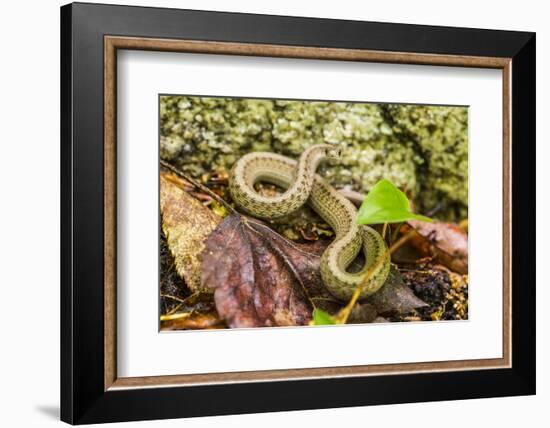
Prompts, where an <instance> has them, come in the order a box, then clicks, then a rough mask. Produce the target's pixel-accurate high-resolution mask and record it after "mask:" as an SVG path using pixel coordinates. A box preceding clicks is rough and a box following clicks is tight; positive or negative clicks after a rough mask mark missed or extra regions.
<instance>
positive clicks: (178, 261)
mask: <svg viewBox="0 0 550 428" xmlns="http://www.w3.org/2000/svg"><path fill="white" fill-rule="evenodd" d="M180 183H181V180H180V179H179V178H178V177H176V176H174V175H173V174H169V173H161V175H160V211H161V213H162V230H163V231H164V234H165V235H166V240H167V242H168V247H169V248H170V252H171V253H172V255H173V256H174V260H175V265H176V271H177V273H178V275H180V276H181V277H182V278H183V279H184V280H185V282H186V284H187V286H188V287H189V288H190V289H191V290H192V291H210V289H208V290H204V289H202V288H201V271H202V251H203V249H204V240H205V238H206V237H207V236H208V235H209V234H210V232H212V231H213V230H214V229H215V228H216V226H217V225H218V223H219V222H220V221H221V217H219V216H217V215H216V214H214V213H213V212H212V211H210V210H209V209H208V208H206V207H205V206H203V205H202V204H201V203H200V202H199V201H198V200H197V199H195V198H193V197H192V196H190V195H188V194H187V193H186V192H185V191H184V190H183V189H182V187H181V185H180Z"/></svg>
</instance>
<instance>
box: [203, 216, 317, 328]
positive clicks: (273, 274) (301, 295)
mask: <svg viewBox="0 0 550 428" xmlns="http://www.w3.org/2000/svg"><path fill="white" fill-rule="evenodd" d="M205 244H206V251H205V253H204V264H203V274H202V286H203V287H205V288H206V287H209V288H212V289H214V290H215V293H214V300H215V302H216V308H217V310H218V313H219V314H220V316H221V317H222V318H223V319H225V320H226V322H227V324H228V325H229V326H230V327H233V328H241V327H260V326H288V325H305V324H307V323H308V322H309V320H310V319H311V312H312V304H311V301H310V300H309V298H310V294H309V293H310V292H311V293H316V294H318V291H319V290H318V289H319V284H321V279H320V274H319V259H320V257H319V256H320V254H321V253H322V251H323V247H322V246H321V245H318V244H317V243H314V244H296V243H294V242H291V241H288V240H286V239H285V238H283V237H282V236H281V235H279V234H277V233H276V232H274V231H273V230H271V229H270V228H269V227H268V226H266V225H265V224H263V223H261V222H259V221H258V220H254V219H251V218H248V217H243V216H239V215H231V216H229V217H226V218H225V219H224V220H223V221H222V223H221V224H220V225H219V227H218V228H217V229H216V230H215V231H214V232H213V233H212V234H211V235H210V236H209V237H208V239H207V240H206V243H205Z"/></svg>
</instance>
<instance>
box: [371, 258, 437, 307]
mask: <svg viewBox="0 0 550 428" xmlns="http://www.w3.org/2000/svg"><path fill="white" fill-rule="evenodd" d="M367 302H368V303H370V304H371V305H372V306H374V308H375V309H376V312H377V313H378V314H383V313H386V312H401V313H405V312H410V311H411V310H413V309H417V308H422V307H425V306H428V305H427V304H426V303H425V302H423V301H422V300H420V299H419V298H418V297H416V296H415V294H414V293H413V292H412V290H411V289H410V288H409V287H408V286H407V284H405V282H404V281H403V278H402V276H401V274H400V273H399V271H398V270H397V269H395V268H394V267H393V266H392V268H391V269H390V274H389V275H388V279H387V280H386V283H385V284H384V285H383V286H382V288H381V289H380V290H378V292H376V293H375V294H373V295H372V296H370V297H369V298H368V299H367Z"/></svg>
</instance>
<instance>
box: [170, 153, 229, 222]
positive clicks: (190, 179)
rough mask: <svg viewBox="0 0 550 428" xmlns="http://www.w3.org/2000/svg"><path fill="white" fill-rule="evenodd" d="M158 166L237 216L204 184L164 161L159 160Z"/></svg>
mask: <svg viewBox="0 0 550 428" xmlns="http://www.w3.org/2000/svg"><path fill="white" fill-rule="evenodd" d="M160 164H161V165H162V166H163V167H164V168H166V169H167V170H169V171H171V172H173V173H174V174H176V175H177V176H179V177H181V178H183V179H184V180H185V181H188V182H189V183H191V184H192V185H193V186H195V187H196V188H198V189H200V190H201V191H203V192H204V193H206V194H208V195H209V196H211V197H212V198H214V199H215V200H216V202H218V203H219V204H221V205H223V206H224V207H225V208H227V210H228V211H230V212H231V213H232V214H238V213H237V211H236V210H235V208H233V207H232V206H231V205H229V204H228V203H227V202H226V201H225V200H224V199H223V198H222V197H221V196H219V195H218V194H216V193H215V192H213V191H212V190H210V189H209V188H208V187H206V186H205V185H204V184H202V183H200V182H198V181H197V180H195V179H194V178H193V177H190V176H188V175H187V174H186V173H184V172H183V171H181V170H180V169H178V168H176V167H175V166H174V165H172V164H170V163H168V162H166V161H164V160H162V159H161V160H160Z"/></svg>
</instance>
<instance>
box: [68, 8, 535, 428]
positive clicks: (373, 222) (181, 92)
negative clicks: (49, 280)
mask: <svg viewBox="0 0 550 428" xmlns="http://www.w3.org/2000/svg"><path fill="white" fill-rule="evenodd" d="M61 73H62V75H61V88H62V90H61V101H62V111H61V127H62V141H61V147H62V148H61V156H62V159H61V165H62V171H61V175H62V179H61V191H62V207H61V212H62V219H61V222H62V236H61V242H62V265H61V272H62V283H61V287H62V293H61V338H62V343H61V357H62V360H61V368H62V370H61V373H62V376H61V390H62V395H61V410H62V412H61V418H62V420H64V421H66V422H69V423H73V424H83V423H97V422H114V421H128V420H143V419H160V418H175V417H189V416H199V415H221V414H230V413H247V412H268V411H277V410H294V409H313V408H326V407H343V406H360V405H371V404H388V403H405V402H414V401H433V400H450V399H464V398H478V397H494V396H506V395H526V394H534V393H535V334H534V332H535V281H534V276H535V261H534V260H535V258H534V254H535V253H534V252H535V222H534V220H535V219H534V217H535V214H534V212H535V211H534V207H535V196H534V194H535V193H534V192H535V187H534V186H535V163H534V159H535V35H534V34H533V33H525V32H509V31H495V30H480V29H465V28H447V27H433V26H430V27H428V26H416V25H406V24H390V23H372V22H358V21H339V20H327V19H312V18H293V17H281V16H266V15H249V14H233V13H219V12H204V11H200V12H199V11H191V10H176V9H157V8H140V7H128V6H108V5H92V4H79V3H76V4H70V5H67V6H64V7H62V8H61ZM213 403H215V404H213Z"/></svg>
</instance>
